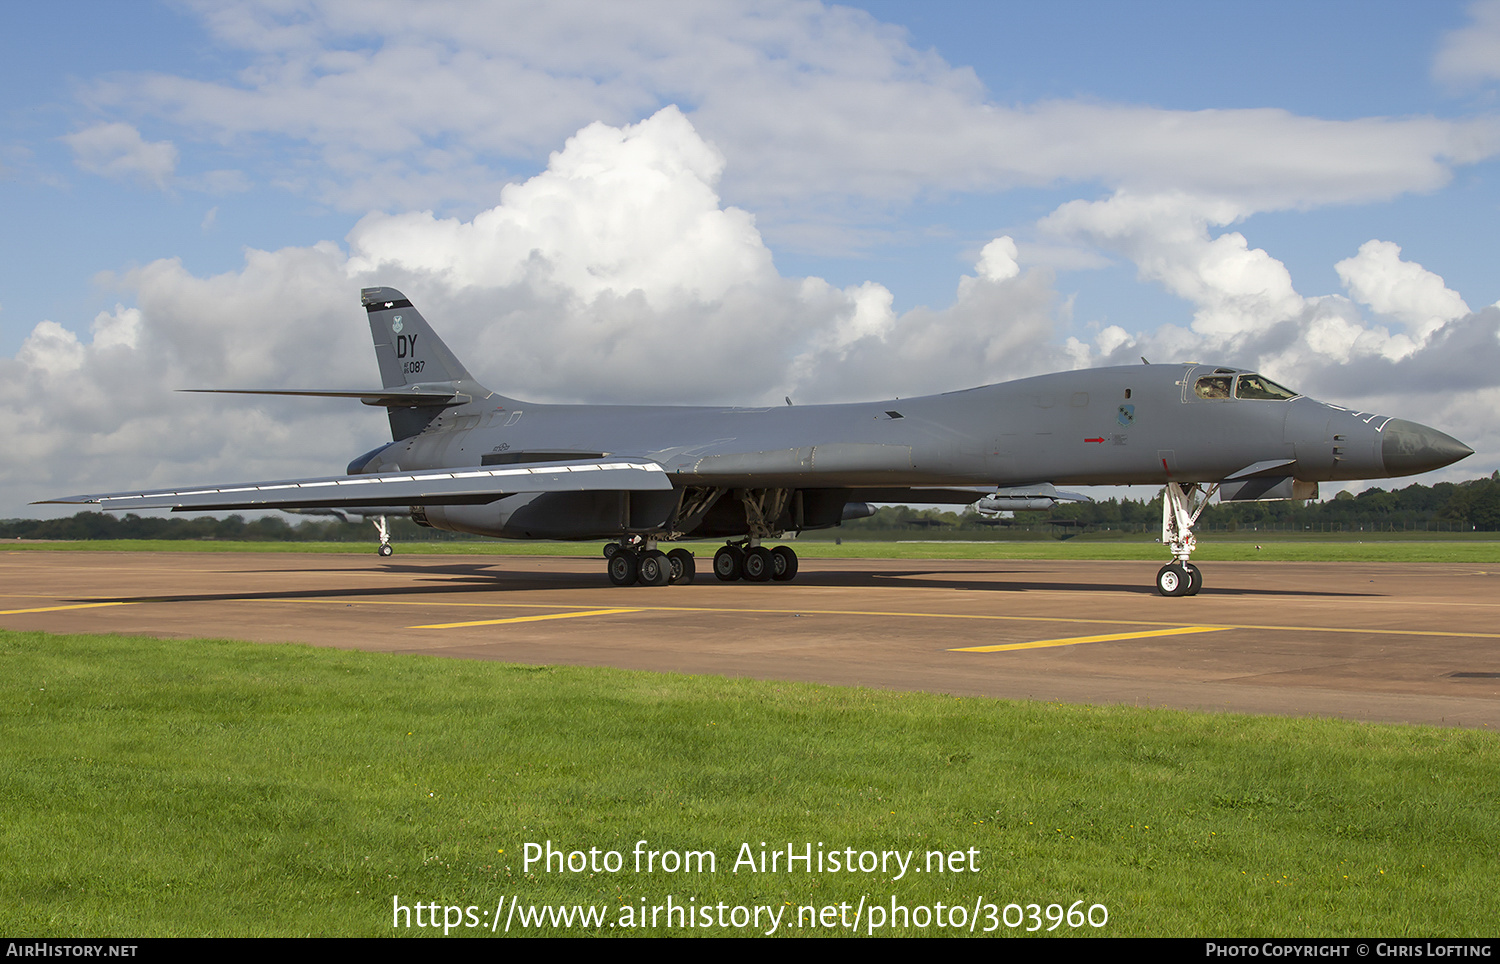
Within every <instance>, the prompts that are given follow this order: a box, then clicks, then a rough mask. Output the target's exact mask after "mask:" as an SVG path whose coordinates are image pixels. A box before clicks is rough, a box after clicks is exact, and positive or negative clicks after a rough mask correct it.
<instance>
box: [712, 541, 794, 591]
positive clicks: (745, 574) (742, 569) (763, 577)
mask: <svg viewBox="0 0 1500 964" xmlns="http://www.w3.org/2000/svg"><path fill="white" fill-rule="evenodd" d="M752 543H753V544H752ZM714 575H715V576H718V577H719V578H720V579H721V580H723V581H724V582H734V581H735V580H736V579H743V580H745V581H746V582H770V581H772V580H773V579H774V580H775V581H777V582H788V581H790V580H792V579H794V578H796V576H797V554H796V553H795V552H793V551H792V550H791V549H790V548H789V547H787V546H777V547H776V548H774V549H767V548H766V547H765V546H763V545H760V543H759V540H756V539H751V540H748V541H747V542H746V543H743V544H740V545H734V544H730V545H727V546H724V547H723V548H722V549H720V550H719V551H718V552H716V553H714Z"/></svg>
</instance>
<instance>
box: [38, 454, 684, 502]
mask: <svg viewBox="0 0 1500 964" xmlns="http://www.w3.org/2000/svg"><path fill="white" fill-rule="evenodd" d="M671 488H672V483H671V481H670V480H668V478H667V475H666V473H665V472H664V471H662V467H661V466H660V465H658V464H656V463H655V462H650V461H645V460H639V459H598V460H591V461H581V462H561V463H558V462H553V463H539V464H535V465H526V466H506V467H504V468H478V467H470V468H459V469H424V470H421V471H417V472H386V473H379V474H370V475H338V476H328V477H325V478H317V479H286V480H282V481H278V482H238V483H231V484H228V485H204V486H196V487H193V488H183V489H159V490H155V491H149V492H109V493H104V494H97V495H70V496H66V497H64V498H60V499H48V500H46V501H47V502H49V503H61V504H65V505H97V506H99V507H100V508H101V509H109V510H113V511H129V510H132V509H171V510H173V511H175V512H203V511H208V510H220V509H292V508H299V509H300V508H337V507H341V506H407V505H482V504H485V503H488V502H494V501H496V500H497V499H501V498H504V497H505V496H507V495H516V494H519V493H522V492H589V491H606V490H607V491H637V492H638V491H651V490H664V489H671Z"/></svg>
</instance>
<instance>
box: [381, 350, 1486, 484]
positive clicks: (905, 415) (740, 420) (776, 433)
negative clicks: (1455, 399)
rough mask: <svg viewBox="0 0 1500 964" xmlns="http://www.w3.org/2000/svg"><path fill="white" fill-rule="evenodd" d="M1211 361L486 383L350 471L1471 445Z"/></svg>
mask: <svg viewBox="0 0 1500 964" xmlns="http://www.w3.org/2000/svg"><path fill="white" fill-rule="evenodd" d="M1210 373H1221V377H1222V374H1223V373H1228V377H1229V378H1231V379H1232V377H1233V376H1234V375H1237V374H1243V373H1244V370H1242V369H1229V368H1222V367H1220V368H1214V367H1213V366H1204V365H1138V366H1126V367H1118V368H1102V369H1091V370H1083V371H1073V372H1062V373H1058V374H1051V375H1041V376H1037V377H1035V378H1026V379H1020V380H1018V381H1014V382H1006V383H1003V384H997V385H986V386H983V387H980V388H973V389H968V390H963V391H955V392H947V393H944V394H941V395H927V396H921V397H916V398H892V399H886V400H883V401H874V402H859V403H852V404H840V405H806V406H796V405H792V406H769V407H765V408H732V407H709V406H703V407H678V406H607V405H544V404H529V403H525V402H519V401H516V400H514V399H509V398H504V397H502V396H498V395H491V396H489V397H487V398H475V399H474V400H473V401H472V402H470V403H468V404H465V405H462V406H455V407H453V408H451V409H449V410H448V411H446V412H444V413H443V414H442V415H441V416H439V417H438V418H437V419H435V420H433V422H432V423H431V424H430V425H429V426H428V427H427V428H426V430H424V431H423V432H421V433H419V434H417V435H415V436H413V437H411V438H409V439H405V440H402V441H398V442H393V443H391V444H390V445H389V446H386V447H385V448H384V449H382V450H380V451H379V452H378V453H375V454H374V457H372V458H370V459H368V460H367V461H365V462H364V463H363V464H361V465H357V466H351V469H357V470H358V471H364V472H375V471H393V470H412V469H420V468H444V467H454V466H464V465H481V464H487V465H493V464H504V463H507V462H535V461H563V460H567V459H574V458H580V457H598V456H630V457H640V458H649V459H652V460H654V461H657V462H659V463H660V464H661V465H663V466H664V467H665V468H666V470H667V472H668V473H669V475H671V477H672V479H673V481H674V484H677V485H680V486H689V485H715V484H720V485H722V484H732V485H737V486H746V485H754V486H817V485H819V484H825V485H831V486H837V487H840V488H847V487H858V486H903V485H909V486H932V485H999V486H1010V485H1022V484H1027V483H1034V482H1053V483H1058V484H1063V483H1067V484H1075V485H1090V484H1098V485H1108V484H1155V485H1160V484H1163V483H1166V482H1169V481H1175V482H1214V481H1218V480H1220V479H1223V478H1225V477H1227V476H1229V475H1230V474H1231V473H1234V472H1236V471H1238V470H1240V469H1243V468H1245V467H1246V466H1248V465H1251V464H1252V463H1256V462H1262V461H1269V460H1295V463H1296V464H1295V471H1294V473H1293V474H1295V476H1296V478H1297V479H1299V480H1302V481H1307V482H1323V481H1342V480H1357V479H1371V478H1384V477H1389V476H1393V475H1407V474H1414V473H1416V472H1422V471H1427V470H1428V469H1430V468H1435V467H1438V466H1440V465H1445V464H1447V463H1448V462H1451V461H1453V460H1454V459H1455V458H1458V457H1461V455H1462V454H1467V452H1468V449H1467V447H1464V446H1462V444H1461V443H1458V442H1457V441H1456V440H1453V439H1450V438H1449V437H1448V436H1446V435H1443V434H1442V433H1439V432H1436V431H1435V430H1432V429H1425V430H1424V429H1423V427H1422V426H1416V425H1414V423H1411V422H1405V421H1404V420H1400V419H1393V418H1390V417H1388V416H1384V415H1377V414H1374V413H1369V412H1359V411H1353V410H1350V409H1346V408H1342V407H1340V406H1337V405H1329V404H1326V403H1323V402H1319V401H1316V400H1314V399H1311V398H1308V397H1306V396H1301V395H1298V396H1295V397H1291V398H1241V397H1235V396H1234V395H1233V394H1230V395H1227V396H1225V397H1211V398H1206V397H1202V396H1201V395H1200V394H1198V393H1197V392H1196V391H1195V385H1197V384H1198V381H1199V380H1200V379H1202V378H1205V377H1207V376H1209V375H1210ZM1413 430H1422V431H1417V432H1414V431H1413ZM1444 440H1446V442H1445V441H1444Z"/></svg>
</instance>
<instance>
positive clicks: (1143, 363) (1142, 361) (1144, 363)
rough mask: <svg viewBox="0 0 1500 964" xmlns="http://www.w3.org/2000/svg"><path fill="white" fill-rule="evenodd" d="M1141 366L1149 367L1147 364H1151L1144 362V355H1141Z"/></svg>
mask: <svg viewBox="0 0 1500 964" xmlns="http://www.w3.org/2000/svg"><path fill="white" fill-rule="evenodd" d="M1141 364H1142V365H1149V364H1151V363H1150V362H1148V361H1146V356H1145V355H1142V356H1141Z"/></svg>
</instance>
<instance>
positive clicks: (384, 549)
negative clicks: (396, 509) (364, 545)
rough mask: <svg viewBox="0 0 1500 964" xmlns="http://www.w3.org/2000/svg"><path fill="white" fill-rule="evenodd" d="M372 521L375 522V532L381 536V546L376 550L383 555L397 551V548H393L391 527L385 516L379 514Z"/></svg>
mask: <svg viewBox="0 0 1500 964" xmlns="http://www.w3.org/2000/svg"><path fill="white" fill-rule="evenodd" d="M370 521H371V522H373V523H375V532H376V534H378V535H379V536H380V548H379V549H376V550H375V551H376V552H378V553H380V554H381V555H382V556H389V555H392V554H393V553H395V551H396V550H395V549H392V548H391V527H390V526H389V525H387V524H386V521H385V516H383V515H378V516H376V517H375V518H373V519H371V520H370Z"/></svg>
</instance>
